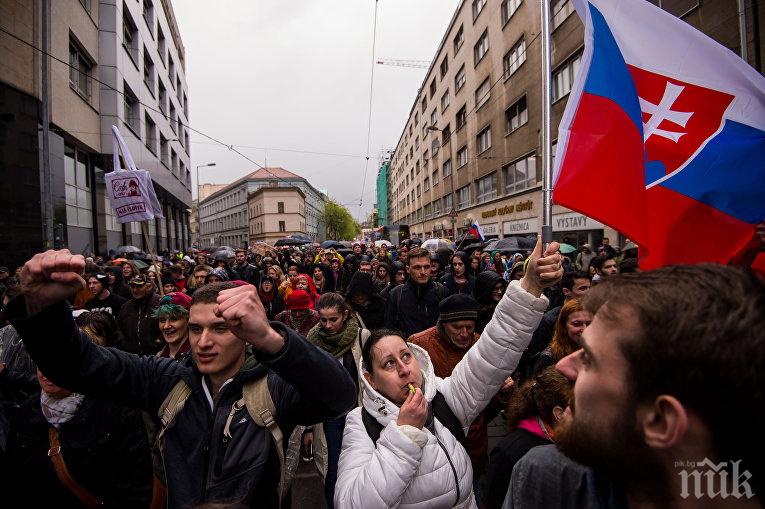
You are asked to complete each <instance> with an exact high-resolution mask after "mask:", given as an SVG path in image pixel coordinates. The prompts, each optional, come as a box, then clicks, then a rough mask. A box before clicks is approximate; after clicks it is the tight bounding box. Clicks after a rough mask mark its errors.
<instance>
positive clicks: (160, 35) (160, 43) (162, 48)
mask: <svg viewBox="0 0 765 509" xmlns="http://www.w3.org/2000/svg"><path fill="white" fill-rule="evenodd" d="M157 51H158V52H159V59H160V60H161V61H162V65H167V60H166V59H167V41H166V40H165V33H164V32H163V31H162V27H161V26H159V23H157Z"/></svg>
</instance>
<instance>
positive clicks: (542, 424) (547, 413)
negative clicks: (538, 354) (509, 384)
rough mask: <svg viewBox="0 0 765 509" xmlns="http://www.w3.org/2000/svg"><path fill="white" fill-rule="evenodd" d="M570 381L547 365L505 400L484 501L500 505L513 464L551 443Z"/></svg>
mask: <svg viewBox="0 0 765 509" xmlns="http://www.w3.org/2000/svg"><path fill="white" fill-rule="evenodd" d="M571 392H572V391H571V383H570V382H569V381H568V380H567V379H566V377H565V376H563V375H562V374H561V373H560V372H559V371H557V370H556V369H555V367H549V368H547V369H546V370H544V371H542V372H541V373H540V374H539V375H537V376H536V377H534V378H533V379H530V380H528V381H527V382H526V383H524V384H523V385H522V386H520V387H518V388H517V389H516V390H515V391H514V392H513V395H512V396H510V401H509V403H508V411H507V414H508V423H507V424H508V429H509V430H510V434H509V435H507V436H506V437H505V438H504V439H502V441H501V442H500V443H499V444H498V445H497V447H495V448H494V449H493V450H492V451H491V454H490V456H489V466H488V469H487V472H486V482H485V485H484V497H483V505H482V507H485V508H486V509H499V508H501V507H502V504H503V503H504V501H505V496H506V495H507V490H508V487H509V486H510V479H511V475H512V473H513V467H514V466H515V464H516V463H517V462H518V461H519V460H520V459H521V458H522V457H523V456H524V455H525V454H526V453H527V452H529V450H531V449H532V448H534V447H537V446H540V445H547V444H551V443H553V437H554V436H555V427H556V426H557V425H558V422H559V421H560V419H561V417H562V416H563V412H564V410H565V408H566V406H568V400H569V398H570V397H571Z"/></svg>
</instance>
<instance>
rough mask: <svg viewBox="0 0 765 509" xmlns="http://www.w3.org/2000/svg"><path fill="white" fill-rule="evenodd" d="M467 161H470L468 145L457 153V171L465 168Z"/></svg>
mask: <svg viewBox="0 0 765 509" xmlns="http://www.w3.org/2000/svg"><path fill="white" fill-rule="evenodd" d="M467 160H468V149H467V145H465V146H463V147H462V148H461V149H459V150H458V151H457V169H458V170H459V169H460V168H462V167H463V166H465V165H466V164H467Z"/></svg>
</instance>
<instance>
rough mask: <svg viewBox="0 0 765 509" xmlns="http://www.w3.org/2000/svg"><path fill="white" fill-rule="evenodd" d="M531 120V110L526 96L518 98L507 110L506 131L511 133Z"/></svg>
mask: <svg viewBox="0 0 765 509" xmlns="http://www.w3.org/2000/svg"><path fill="white" fill-rule="evenodd" d="M528 121H529V110H528V108H526V96H525V95H524V96H523V97H521V98H520V99H518V100H517V101H516V102H515V103H514V104H513V105H511V106H510V107H509V108H508V109H507V110H505V132H506V133H507V134H510V133H511V132H513V131H515V130H516V129H518V128H519V127H521V126H522V125H523V124H525V123H526V122H528Z"/></svg>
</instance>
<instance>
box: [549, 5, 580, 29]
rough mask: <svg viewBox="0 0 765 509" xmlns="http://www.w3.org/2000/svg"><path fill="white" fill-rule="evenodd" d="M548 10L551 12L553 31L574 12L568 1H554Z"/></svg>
mask: <svg viewBox="0 0 765 509" xmlns="http://www.w3.org/2000/svg"><path fill="white" fill-rule="evenodd" d="M550 10H551V11H552V29H553V30H555V29H556V28H558V27H559V26H560V24H561V23H563V21H565V19H566V18H568V17H569V16H570V15H571V13H572V12H574V7H573V6H572V5H571V2H570V1H569V0H555V1H553V2H552V3H551V5H550Z"/></svg>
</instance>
